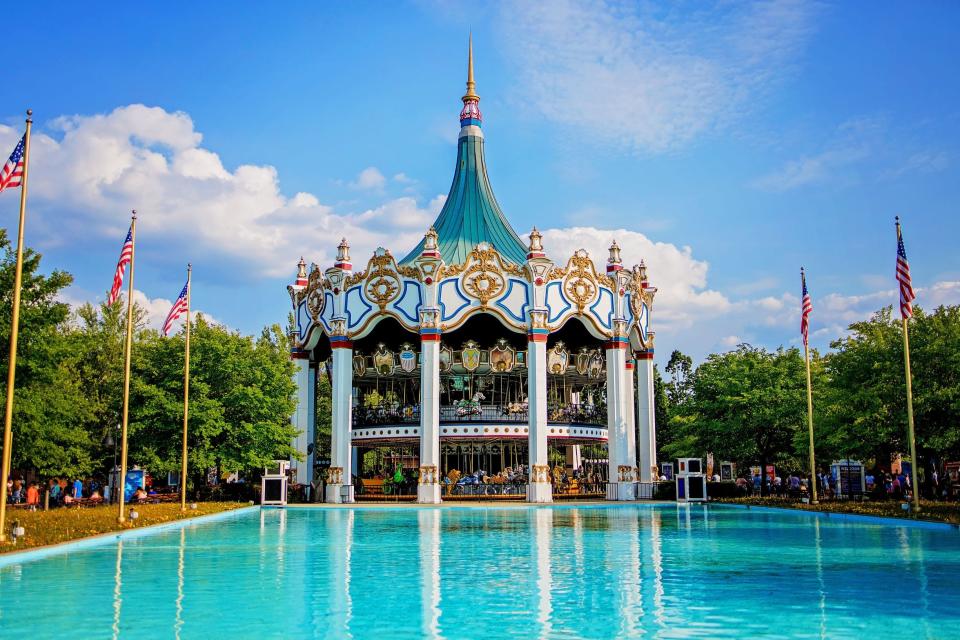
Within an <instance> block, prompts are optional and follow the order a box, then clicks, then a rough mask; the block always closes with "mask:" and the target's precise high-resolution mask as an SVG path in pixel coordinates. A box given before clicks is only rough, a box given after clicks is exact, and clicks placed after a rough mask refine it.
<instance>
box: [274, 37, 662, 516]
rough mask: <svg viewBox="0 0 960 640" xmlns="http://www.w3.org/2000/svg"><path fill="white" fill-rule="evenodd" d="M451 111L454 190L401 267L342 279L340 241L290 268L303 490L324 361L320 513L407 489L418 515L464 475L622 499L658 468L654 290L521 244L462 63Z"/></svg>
mask: <svg viewBox="0 0 960 640" xmlns="http://www.w3.org/2000/svg"><path fill="white" fill-rule="evenodd" d="M463 102H464V107H463V111H462V112H461V114H460V124H461V130H460V138H459V143H458V162H457V165H456V170H455V175H454V179H453V185H452V187H451V190H450V194H449V196H448V198H447V201H446V203H445V204H444V207H443V209H442V211H441V212H440V215H439V217H438V218H437V220H436V222H435V223H434V226H433V227H431V229H430V230H429V231H428V232H427V233H426V234H425V236H424V238H423V240H422V241H421V242H420V244H419V245H418V246H417V247H416V248H414V249H413V250H412V251H411V252H410V253H409V254H408V255H406V256H405V257H404V258H403V259H402V260H400V261H397V260H396V259H395V258H394V257H393V255H392V254H391V253H390V252H389V251H388V250H386V249H383V248H380V249H377V250H376V251H375V252H374V255H373V256H372V257H371V258H370V260H369V262H368V264H367V267H366V269H365V270H363V271H356V272H355V271H354V270H353V266H352V264H351V259H350V254H349V249H350V248H349V245H348V244H347V242H346V240H344V241H343V242H341V244H340V246H339V248H338V254H337V259H336V262H335V264H334V266H333V267H332V268H330V269H327V270H326V271H325V272H322V273H321V271H320V269H319V267H317V266H316V265H313V266H312V268H311V269H310V270H309V273H308V270H307V268H306V265H305V264H304V262H303V261H302V260H301V263H300V267H299V271H298V278H297V281H296V284H295V285H293V286H291V287H289V290H290V294H291V298H292V300H293V305H294V315H295V319H296V332H295V334H294V335H293V336H292V338H293V342H294V344H295V349H294V351H293V357H294V358H295V360H296V361H297V363H298V365H299V368H298V375H297V381H298V385H299V388H300V396H299V399H300V407H299V408H298V412H297V414H296V415H295V416H294V423H295V424H296V425H297V426H298V427H299V428H300V429H301V431H302V432H303V433H302V435H301V437H300V438H299V439H298V440H297V442H296V443H295V444H296V446H297V448H298V449H300V450H301V451H302V452H303V454H304V457H305V458H307V463H306V464H303V463H301V464H300V465H299V467H298V472H297V473H298V481H301V482H307V481H309V479H310V473H309V471H310V469H311V468H312V460H310V454H311V453H312V450H313V447H310V446H309V445H310V444H311V443H313V441H314V438H313V425H312V420H311V417H312V407H313V406H314V402H315V400H314V398H313V389H314V388H315V385H314V384H313V382H312V380H313V379H314V378H313V376H315V375H316V370H317V365H318V364H319V363H321V362H326V363H327V369H328V372H329V375H330V379H331V383H332V389H333V398H332V400H333V425H332V438H331V447H330V450H331V466H330V470H329V476H328V485H327V496H326V499H327V500H329V501H350V500H352V499H353V497H354V492H355V490H357V489H359V486H357V485H358V484H361V483H360V482H358V481H357V480H354V481H353V483H351V479H353V478H357V479H359V480H360V481H363V480H367V481H368V482H363V483H362V484H364V485H366V486H367V487H368V488H370V487H375V486H376V484H377V483H376V482H375V481H376V480H379V481H380V482H381V486H386V487H387V488H391V487H393V489H394V490H400V488H401V487H402V486H403V485H408V486H409V485H410V484H411V482H413V483H415V484H414V485H413V486H415V488H416V494H417V496H418V499H419V500H420V501H421V502H437V501H439V500H440V499H441V497H442V495H456V494H457V487H458V486H465V484H469V482H468V481H467V478H473V479H474V480H476V481H478V482H482V483H483V484H494V485H505V486H506V485H509V486H510V487H512V488H511V489H510V490H511V491H516V492H521V491H522V493H523V494H524V495H526V496H527V498H528V499H529V500H531V501H536V502H544V501H549V500H551V499H552V496H553V494H554V493H555V492H556V491H557V490H558V488H559V487H561V486H566V485H564V483H567V485H569V483H570V482H571V481H573V480H579V481H580V482H579V483H580V484H586V483H587V481H588V480H593V481H596V482H603V483H604V484H603V487H604V490H605V491H606V494H607V496H608V497H610V498H612V499H629V498H631V497H633V490H634V483H635V482H636V481H649V480H650V477H651V474H652V473H653V465H654V464H655V462H654V460H655V456H654V451H655V435H654V434H655V427H654V424H653V405H652V401H651V399H652V391H653V389H652V384H653V379H652V355H653V334H652V332H650V331H649V330H648V324H649V314H650V305H651V303H652V300H653V295H654V293H655V292H656V290H655V289H653V288H652V287H650V286H649V284H648V283H647V276H646V269H645V267H644V266H643V265H642V264H641V265H640V266H638V267H634V268H633V269H632V270H627V269H624V268H623V265H622V261H621V258H620V247H619V246H618V245H617V243H616V241H614V242H613V243H612V245H611V247H610V252H609V256H608V259H607V263H606V269H605V272H604V273H599V272H598V271H597V270H596V268H595V266H594V263H593V261H592V260H591V259H590V257H589V255H588V254H587V252H586V251H584V250H579V251H576V252H575V253H574V255H573V256H571V257H570V258H569V259H568V260H567V261H566V263H565V265H563V264H556V263H554V262H553V261H551V260H550V259H549V258H548V257H547V256H546V253H545V249H544V247H543V244H542V236H541V234H540V233H538V232H537V230H536V228H534V229H533V230H532V231H531V233H530V234H529V242H528V243H523V242H521V240H520V239H519V237H518V236H517V234H516V233H515V232H514V230H513V229H512V228H511V226H510V224H509V223H508V222H507V220H506V218H505V217H504V215H503V213H502V211H501V210H500V207H499V205H498V204H497V202H496V199H495V198H494V196H493V192H492V189H491V187H490V183H489V179H488V177H487V173H486V164H485V158H484V151H483V144H484V139H483V133H482V130H481V119H482V116H481V114H480V111H479V97H478V96H477V95H476V93H475V92H474V83H473V64H472V55H471V60H470V64H469V73H468V81H467V94H466V95H465V96H464V97H463ZM635 364H637V365H639V366H635ZM398 470H399V471H398ZM480 472H483V473H484V474H486V476H487V477H486V478H482V476H481V474H480ZM371 476H377V477H375V478H374V477H371ZM394 479H395V481H394ZM370 481H374V482H370ZM607 481H609V485H608V484H607ZM351 485H352V486H351ZM444 485H446V486H444ZM485 490H486V489H485ZM502 490H503V491H507V489H506V488H505V487H502ZM494 491H496V488H495V489H494Z"/></svg>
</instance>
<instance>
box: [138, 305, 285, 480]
mask: <svg viewBox="0 0 960 640" xmlns="http://www.w3.org/2000/svg"><path fill="white" fill-rule="evenodd" d="M184 339H185V334H184V333H183V332H182V331H181V333H180V334H178V335H176V336H173V337H170V338H165V337H162V336H160V335H159V334H158V333H157V332H155V331H147V332H143V333H142V335H141V337H140V340H139V341H138V345H137V347H138V349H137V359H136V373H135V376H134V379H133V382H134V384H133V389H132V394H133V398H134V400H132V402H131V407H132V409H131V410H132V415H131V435H130V438H131V461H135V462H138V463H139V464H141V465H143V466H146V467H148V468H149V469H150V470H151V471H154V472H165V471H176V470H178V469H179V468H180V456H181V451H180V448H181V446H182V428H183V363H184V346H185V344H184ZM190 349H191V356H190V365H191V366H190V422H189V439H188V444H189V450H190V454H189V456H190V457H189V465H190V468H191V469H192V474H191V475H192V477H193V478H194V481H195V482H196V481H199V480H200V478H202V477H203V476H204V475H205V473H206V470H207V469H208V468H211V467H213V468H216V469H217V470H218V471H220V472H221V474H222V473H229V472H233V471H241V470H246V469H254V468H257V467H262V466H265V465H266V464H268V463H269V462H270V461H271V460H274V459H282V458H288V457H290V455H291V454H292V453H293V448H292V447H291V444H290V443H291V441H292V439H293V437H294V436H295V435H296V433H295V430H294V429H293V427H292V426H291V424H290V414H291V413H292V412H293V408H294V403H295V400H294V396H293V394H294V390H295V388H294V383H293V379H292V375H293V368H292V367H293V365H292V364H291V362H290V357H289V353H288V351H287V340H286V338H285V337H284V335H283V333H282V331H281V329H280V327H279V326H274V327H271V328H269V329H264V331H263V333H262V334H261V335H260V337H259V338H258V339H256V340H254V339H253V338H251V337H248V336H243V335H240V334H239V333H237V332H235V331H230V330H228V329H225V328H223V327H221V326H219V325H214V324H210V323H209V322H207V321H206V320H205V319H204V318H203V316H202V315H200V314H198V315H197V317H196V319H195V321H194V322H193V324H192V329H191V341H190Z"/></svg>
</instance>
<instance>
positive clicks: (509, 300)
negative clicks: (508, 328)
mask: <svg viewBox="0 0 960 640" xmlns="http://www.w3.org/2000/svg"><path fill="white" fill-rule="evenodd" d="M495 304H496V306H497V307H499V308H500V309H501V310H502V311H503V313H504V314H505V315H506V316H507V318H508V319H510V320H513V321H514V322H516V323H519V324H526V322H527V308H528V307H529V306H530V290H529V288H528V286H527V282H526V281H525V280H520V279H519V278H510V279H509V280H507V292H506V293H505V294H503V296H501V297H500V299H499V300H497V301H496V303H495Z"/></svg>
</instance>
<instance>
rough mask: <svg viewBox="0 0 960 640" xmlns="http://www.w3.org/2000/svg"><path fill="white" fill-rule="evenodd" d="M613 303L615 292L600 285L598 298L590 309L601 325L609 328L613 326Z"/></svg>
mask: <svg viewBox="0 0 960 640" xmlns="http://www.w3.org/2000/svg"><path fill="white" fill-rule="evenodd" d="M613 304H614V302H613V292H612V291H610V289H607V288H606V287H600V292H599V294H598V295H597V300H596V302H594V303H593V304H592V305H590V309H589V312H590V314H591V315H593V317H594V319H595V320H596V321H597V322H598V323H600V326H601V327H603V328H605V329H608V330H609V329H612V328H613Z"/></svg>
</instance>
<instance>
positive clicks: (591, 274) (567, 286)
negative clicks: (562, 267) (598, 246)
mask: <svg viewBox="0 0 960 640" xmlns="http://www.w3.org/2000/svg"><path fill="white" fill-rule="evenodd" d="M563 290H564V292H565V293H566V294H567V297H568V298H569V299H570V300H572V301H573V303H574V304H576V305H577V311H579V312H580V313H583V309H584V307H586V306H587V305H588V304H590V303H591V302H593V301H594V300H595V299H596V297H597V291H598V290H597V272H596V270H595V269H594V266H593V261H592V260H590V256H589V255H588V254H587V252H586V251H585V250H583V249H578V250H577V251H576V252H575V253H574V254H573V256H572V257H571V258H570V260H569V262H567V274H566V279H565V280H564V283H563Z"/></svg>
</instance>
